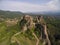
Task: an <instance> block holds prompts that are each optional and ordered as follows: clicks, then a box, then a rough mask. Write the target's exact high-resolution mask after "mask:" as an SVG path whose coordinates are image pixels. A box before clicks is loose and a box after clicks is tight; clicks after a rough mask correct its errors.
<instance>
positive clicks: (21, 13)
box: [0, 10, 60, 18]
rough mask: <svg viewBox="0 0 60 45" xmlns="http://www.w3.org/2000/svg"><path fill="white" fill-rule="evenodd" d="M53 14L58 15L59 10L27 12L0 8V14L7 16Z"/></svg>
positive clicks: (59, 13)
mask: <svg viewBox="0 0 60 45" xmlns="http://www.w3.org/2000/svg"><path fill="white" fill-rule="evenodd" d="M27 14H28V15H53V16H57V15H59V17H60V11H48V12H46V11H44V12H29V13H28V12H27V13H23V12H20V11H4V10H0V16H3V17H8V18H14V17H20V16H23V15H27Z"/></svg>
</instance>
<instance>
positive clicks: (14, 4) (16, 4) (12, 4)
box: [0, 0, 60, 12]
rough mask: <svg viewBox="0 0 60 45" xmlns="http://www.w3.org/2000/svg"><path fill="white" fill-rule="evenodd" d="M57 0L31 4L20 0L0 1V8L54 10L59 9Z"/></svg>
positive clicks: (29, 10)
mask: <svg viewBox="0 0 60 45" xmlns="http://www.w3.org/2000/svg"><path fill="white" fill-rule="evenodd" d="M59 7H60V6H59V0H51V1H50V2H48V3H45V4H31V3H26V2H20V1H9V0H7V1H1V3H0V9H3V10H10V11H22V12H38V11H56V10H59V9H60V8H59Z"/></svg>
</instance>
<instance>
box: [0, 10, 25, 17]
mask: <svg viewBox="0 0 60 45" xmlns="http://www.w3.org/2000/svg"><path fill="white" fill-rule="evenodd" d="M21 15H24V14H23V13H22V12H19V11H3V10H0V16H1V17H4V18H15V17H20V16H21Z"/></svg>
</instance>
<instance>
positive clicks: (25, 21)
mask: <svg viewBox="0 0 60 45" xmlns="http://www.w3.org/2000/svg"><path fill="white" fill-rule="evenodd" d="M20 25H21V28H22V30H27V29H30V30H31V29H32V28H33V27H34V23H33V18H32V17H31V16H29V15H25V16H23V17H22V19H21V21H20Z"/></svg>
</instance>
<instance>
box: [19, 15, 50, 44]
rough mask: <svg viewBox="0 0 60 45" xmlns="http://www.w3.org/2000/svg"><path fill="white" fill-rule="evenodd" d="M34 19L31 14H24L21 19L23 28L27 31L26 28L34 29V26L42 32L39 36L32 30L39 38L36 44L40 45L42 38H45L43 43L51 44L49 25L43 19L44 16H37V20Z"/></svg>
mask: <svg viewBox="0 0 60 45" xmlns="http://www.w3.org/2000/svg"><path fill="white" fill-rule="evenodd" d="M33 20H34V18H33V17H31V16H29V15H25V16H23V17H22V19H21V21H20V26H21V30H23V32H25V31H26V30H32V29H33V28H34V30H35V31H37V32H39V34H40V35H39V37H37V35H36V33H35V32H32V34H33V36H34V37H35V38H36V40H37V42H36V45H39V41H40V40H43V45H46V44H48V45H51V43H50V40H49V37H48V32H47V26H46V23H45V21H44V19H43V16H37V17H36V20H35V21H36V22H34V21H33Z"/></svg>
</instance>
